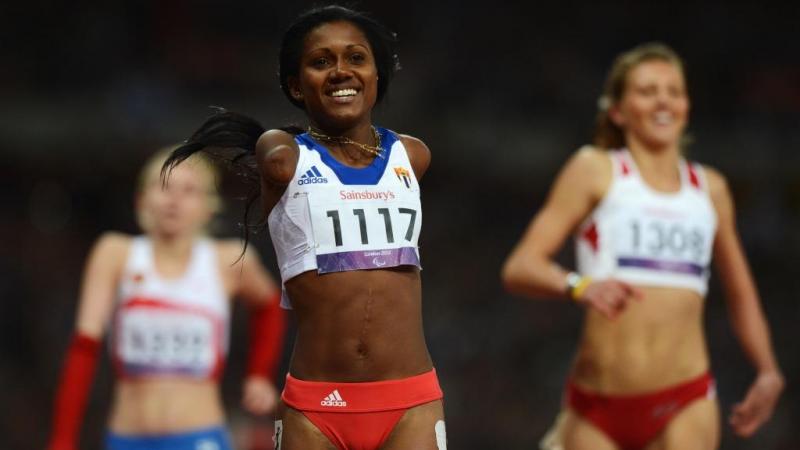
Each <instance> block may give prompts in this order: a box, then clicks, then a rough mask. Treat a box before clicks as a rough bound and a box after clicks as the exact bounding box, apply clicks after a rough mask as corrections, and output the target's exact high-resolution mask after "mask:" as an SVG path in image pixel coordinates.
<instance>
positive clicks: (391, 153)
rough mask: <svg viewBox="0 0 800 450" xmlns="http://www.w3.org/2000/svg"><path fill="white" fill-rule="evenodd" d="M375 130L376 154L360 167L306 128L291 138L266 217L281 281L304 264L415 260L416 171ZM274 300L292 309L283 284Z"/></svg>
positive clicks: (348, 266) (390, 136) (337, 267)
mask: <svg viewBox="0 0 800 450" xmlns="http://www.w3.org/2000/svg"><path fill="white" fill-rule="evenodd" d="M377 130H378V133H379V134H380V136H381V147H382V148H383V149H384V153H383V157H375V159H374V160H373V161H372V163H371V164H370V165H369V166H367V167H364V168H353V167H349V166H346V165H343V164H341V163H340V162H338V161H337V160H336V159H334V158H333V157H332V156H331V155H330V153H329V152H328V150H327V149H326V148H325V147H324V146H322V145H320V144H319V143H318V142H316V141H315V140H313V139H312V138H311V137H310V136H309V135H308V134H307V133H304V134H301V135H299V136H296V137H295V141H296V142H297V144H298V147H299V148H300V154H299V157H298V160H297V169H296V170H295V174H294V177H293V178H292V180H291V181H290V182H289V185H288V186H287V187H286V191H285V192H284V193H283V196H282V197H281V199H280V201H279V202H278V204H276V205H275V207H274V208H273V209H272V211H271V212H270V214H269V218H268V221H269V231H270V235H271V236H272V244H273V247H274V248H275V253H276V256H277V260H278V266H279V268H280V272H281V279H282V282H283V283H285V282H286V281H288V280H290V279H291V278H293V277H295V276H297V275H299V274H301V273H303V272H307V271H309V270H316V271H317V272H318V273H320V274H324V273H330V272H342V271H347V270H364V269H380V268H386V267H396V266H402V265H412V266H417V267H420V262H419V250H418V248H417V241H418V239H419V233H420V228H421V225H422V208H421V204H420V196H419V185H418V184H417V178H416V177H415V176H414V170H413V169H412V167H411V163H410V162H409V159H408V154H407V153H406V149H405V147H404V146H403V143H402V142H401V141H400V139H399V137H398V136H397V135H396V134H395V133H394V132H392V131H389V130H386V129H383V128H377ZM281 305H282V306H283V307H285V308H291V303H290V301H289V298H288V297H287V295H286V290H285V289H284V291H283V298H282V301H281Z"/></svg>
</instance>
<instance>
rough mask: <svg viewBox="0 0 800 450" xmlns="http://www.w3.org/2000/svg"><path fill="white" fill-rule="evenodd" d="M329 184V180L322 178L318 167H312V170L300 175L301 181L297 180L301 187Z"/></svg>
mask: <svg viewBox="0 0 800 450" xmlns="http://www.w3.org/2000/svg"><path fill="white" fill-rule="evenodd" d="M327 182H328V179H327V178H325V177H323V176H322V173H321V172H320V171H319V169H317V166H311V168H310V169H308V170H306V173H304V174H302V175H300V179H299V180H297V184H299V185H301V186H302V185H304V184H320V183H327Z"/></svg>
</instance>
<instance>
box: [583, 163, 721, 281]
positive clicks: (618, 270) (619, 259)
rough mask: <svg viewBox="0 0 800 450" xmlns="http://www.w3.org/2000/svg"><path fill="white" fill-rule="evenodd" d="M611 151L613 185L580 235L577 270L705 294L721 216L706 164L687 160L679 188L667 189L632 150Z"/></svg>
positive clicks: (588, 273) (585, 273)
mask: <svg viewBox="0 0 800 450" xmlns="http://www.w3.org/2000/svg"><path fill="white" fill-rule="evenodd" d="M610 156H611V160H612V166H613V174H614V175H613V180H612V184H611V186H610V188H609V190H608V193H607V194H606V196H605V198H603V200H602V201H601V202H600V204H599V205H598V206H597V208H595V210H594V211H593V212H592V214H591V215H590V216H589V217H588V218H587V220H586V221H585V222H584V223H583V224H582V225H581V227H580V229H579V231H578V234H577V236H576V251H577V260H578V270H579V271H580V272H581V273H582V274H584V275H588V276H591V277H593V278H595V279H605V278H616V279H620V280H623V281H628V282H631V283H633V284H640V285H651V286H663V287H676V288H686V289H691V290H694V291H696V292H698V293H699V294H700V295H705V293H706V291H707V289H708V277H709V263H710V261H711V253H712V247H713V244H714V235H715V233H716V225H717V216H716V211H715V210H714V206H713V204H712V202H711V199H710V197H709V194H708V187H707V183H706V180H705V176H704V175H705V174H704V172H703V169H702V167H701V166H700V165H699V164H693V163H688V162H686V161H684V160H681V161H680V165H679V171H680V178H681V189H680V190H679V191H678V192H675V193H663V192H658V191H655V190H653V189H652V188H650V187H649V186H647V185H646V184H645V182H644V181H643V180H642V178H641V176H640V175H639V172H638V170H637V168H636V165H635V163H634V160H633V158H632V157H631V155H630V153H629V152H628V151H627V150H621V151H615V152H610Z"/></svg>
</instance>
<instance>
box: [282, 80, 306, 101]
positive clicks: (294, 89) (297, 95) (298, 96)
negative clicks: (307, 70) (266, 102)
mask: <svg viewBox="0 0 800 450" xmlns="http://www.w3.org/2000/svg"><path fill="white" fill-rule="evenodd" d="M286 84H287V85H288V86H289V94H290V95H291V96H292V98H293V99H295V100H296V101H298V102H302V101H303V92H302V91H300V83H299V82H298V80H297V77H287V78H286Z"/></svg>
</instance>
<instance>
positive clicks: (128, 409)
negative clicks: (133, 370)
mask: <svg viewBox="0 0 800 450" xmlns="http://www.w3.org/2000/svg"><path fill="white" fill-rule="evenodd" d="M110 417H111V418H110V420H109V429H110V430H111V431H112V432H113V433H117V434H122V435H125V434H131V435H146V434H170V433H180V432H185V431H191V430H197V429H201V428H206V427H211V426H217V425H221V424H223V423H224V420H225V417H224V412H223V409H222V400H221V398H220V393H219V388H218V386H217V383H216V381H214V380H198V381H195V380H187V379H181V378H153V379H143V380H136V381H133V380H118V381H117V385H116V387H115V390H114V401H113V404H112V407H111V416H110Z"/></svg>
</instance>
